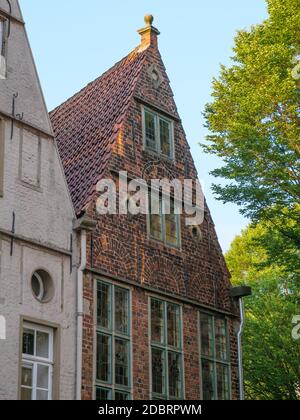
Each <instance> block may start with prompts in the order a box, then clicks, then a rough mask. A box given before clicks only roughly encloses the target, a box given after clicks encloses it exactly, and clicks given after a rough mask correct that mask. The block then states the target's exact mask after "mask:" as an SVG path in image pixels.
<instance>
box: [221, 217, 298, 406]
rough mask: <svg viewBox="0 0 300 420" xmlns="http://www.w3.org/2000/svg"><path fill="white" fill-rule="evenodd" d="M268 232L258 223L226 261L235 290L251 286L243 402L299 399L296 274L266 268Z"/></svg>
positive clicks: (286, 268) (234, 246)
mask: <svg viewBox="0 0 300 420" xmlns="http://www.w3.org/2000/svg"><path fill="white" fill-rule="evenodd" d="M268 231H269V230H268V227H267V226H264V225H262V224H258V225H257V226H256V227H249V228H248V229H246V230H245V231H243V233H242V235H241V236H238V237H237V238H236V239H235V240H234V241H233V243H232V246H231V249H230V250H229V252H228V253H227V255H226V261H227V264H228V267H229V270H230V272H231V274H232V281H233V283H234V284H235V285H239V284H241V283H243V282H245V283H247V284H249V285H251V286H252V289H253V296H252V297H250V298H247V299H245V304H246V326H245V332H244V344H243V350H244V371H245V382H246V389H245V391H246V397H247V398H248V399H256V400H262V399H267V400H274V399H297V398H299V393H297V391H299V385H300V341H295V340H294V339H293V338H292V328H293V325H292V319H293V317H294V316H295V315H297V314H298V315H299V314H300V306H299V303H300V295H299V292H298V288H297V283H296V282H295V274H294V270H292V271H289V270H291V267H290V266H289V265H288V264H287V265H284V266H279V265H277V264H275V263H273V264H272V263H270V261H269V260H268V252H267V251H266V249H265V248H264V246H263V243H264V240H265V239H263V240H261V239H262V238H265V234H266V232H268Z"/></svg>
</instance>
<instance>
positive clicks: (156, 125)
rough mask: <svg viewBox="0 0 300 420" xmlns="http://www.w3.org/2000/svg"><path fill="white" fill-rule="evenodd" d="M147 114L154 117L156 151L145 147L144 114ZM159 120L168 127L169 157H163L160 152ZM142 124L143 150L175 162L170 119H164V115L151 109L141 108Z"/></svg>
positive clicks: (172, 130) (172, 122)
mask: <svg viewBox="0 0 300 420" xmlns="http://www.w3.org/2000/svg"><path fill="white" fill-rule="evenodd" d="M146 112H148V113H150V114H152V115H153V116H154V117H155V144H156V149H155V150H153V149H151V148H149V147H147V139H146V117H145V113H146ZM160 120H162V121H165V122H167V123H168V124H169V126H170V147H171V155H170V156H168V155H165V154H163V153H162V151H161V140H160V124H159V122H160ZM142 122H143V143H144V150H146V151H147V152H150V153H155V154H156V155H159V156H161V157H162V158H164V159H167V160H171V161H174V160H175V144H174V121H172V120H171V119H170V118H167V117H165V116H164V115H162V114H160V113H158V112H156V111H153V110H152V109H151V108H148V107H145V106H142Z"/></svg>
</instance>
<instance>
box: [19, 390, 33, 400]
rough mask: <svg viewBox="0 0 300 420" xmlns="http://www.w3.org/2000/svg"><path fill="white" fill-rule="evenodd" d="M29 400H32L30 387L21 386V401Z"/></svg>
mask: <svg viewBox="0 0 300 420" xmlns="http://www.w3.org/2000/svg"><path fill="white" fill-rule="evenodd" d="M31 400H32V389H30V388H21V401H31Z"/></svg>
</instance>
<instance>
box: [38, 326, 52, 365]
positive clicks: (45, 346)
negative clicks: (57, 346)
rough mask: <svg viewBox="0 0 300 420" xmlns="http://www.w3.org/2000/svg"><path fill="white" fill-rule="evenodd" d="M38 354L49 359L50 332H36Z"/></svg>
mask: <svg viewBox="0 0 300 420" xmlns="http://www.w3.org/2000/svg"><path fill="white" fill-rule="evenodd" d="M36 356H37V357H43V358H44V359H49V357H50V355H49V334H48V333H44V332H41V331H37V333H36Z"/></svg>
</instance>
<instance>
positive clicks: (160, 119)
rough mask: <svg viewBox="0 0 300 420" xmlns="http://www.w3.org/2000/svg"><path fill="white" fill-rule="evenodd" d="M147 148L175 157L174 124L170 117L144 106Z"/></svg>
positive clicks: (171, 157) (165, 155)
mask: <svg viewBox="0 0 300 420" xmlns="http://www.w3.org/2000/svg"><path fill="white" fill-rule="evenodd" d="M143 117H144V145H145V149H146V150H148V151H150V152H154V153H157V154H159V155H161V156H163V157H165V158H168V159H172V160H173V159H174V135H173V132H174V126H173V122H172V121H171V120H169V119H168V118H166V117H164V116H162V115H160V114H158V113H156V112H154V111H151V110H150V109H148V108H143Z"/></svg>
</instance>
